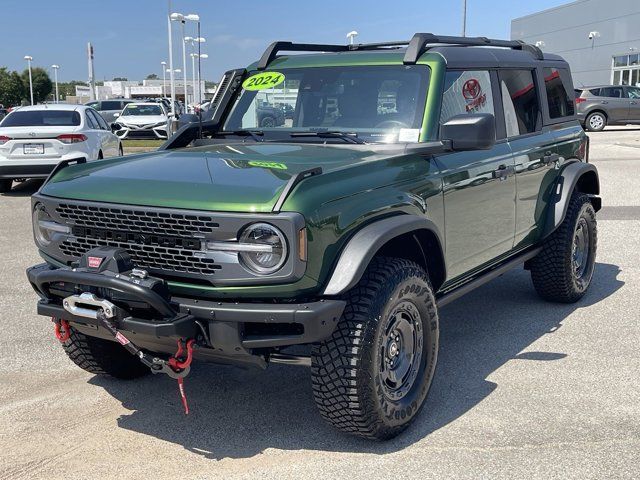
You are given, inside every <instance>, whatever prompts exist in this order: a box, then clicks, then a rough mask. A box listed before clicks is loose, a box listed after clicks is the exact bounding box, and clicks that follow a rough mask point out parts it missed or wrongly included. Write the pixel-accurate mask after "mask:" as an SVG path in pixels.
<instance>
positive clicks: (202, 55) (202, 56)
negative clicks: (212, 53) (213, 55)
mask: <svg viewBox="0 0 640 480" xmlns="http://www.w3.org/2000/svg"><path fill="white" fill-rule="evenodd" d="M207 58H209V55H207V54H206V53H201V54H199V55H198V95H199V98H198V100H199V101H202V91H201V90H200V59H203V60H206V59H207Z"/></svg>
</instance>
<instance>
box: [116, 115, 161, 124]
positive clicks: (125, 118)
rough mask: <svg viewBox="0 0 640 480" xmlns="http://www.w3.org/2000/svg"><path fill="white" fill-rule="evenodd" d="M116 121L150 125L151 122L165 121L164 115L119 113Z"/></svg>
mask: <svg viewBox="0 0 640 480" xmlns="http://www.w3.org/2000/svg"><path fill="white" fill-rule="evenodd" d="M116 121H117V122H118V123H126V124H129V125H150V124H152V123H162V122H166V121H167V117H166V116H165V115H121V116H119V117H118V118H117V119H116Z"/></svg>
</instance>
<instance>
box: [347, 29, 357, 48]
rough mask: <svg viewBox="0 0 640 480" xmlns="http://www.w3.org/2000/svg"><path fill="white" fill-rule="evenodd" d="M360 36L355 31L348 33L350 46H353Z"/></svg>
mask: <svg viewBox="0 0 640 480" xmlns="http://www.w3.org/2000/svg"><path fill="white" fill-rule="evenodd" d="M357 36H358V32H356V31H355V30H352V31H351V32H349V33H347V39H348V40H349V45H353V40H354V39H355V38H356V37H357Z"/></svg>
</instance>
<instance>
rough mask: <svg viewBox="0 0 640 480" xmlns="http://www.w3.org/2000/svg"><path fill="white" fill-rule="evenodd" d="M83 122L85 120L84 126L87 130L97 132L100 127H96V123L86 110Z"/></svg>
mask: <svg viewBox="0 0 640 480" xmlns="http://www.w3.org/2000/svg"><path fill="white" fill-rule="evenodd" d="M85 120H86V124H87V126H88V127H89V128H92V129H94V130H98V129H99V128H100V127H98V124H97V123H96V121H95V120H94V119H93V117H92V116H91V111H90V110H87V111H86V112H85Z"/></svg>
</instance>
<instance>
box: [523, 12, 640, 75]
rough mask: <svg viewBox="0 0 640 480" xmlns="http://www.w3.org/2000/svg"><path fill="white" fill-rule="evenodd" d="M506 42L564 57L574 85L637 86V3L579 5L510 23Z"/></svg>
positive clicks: (639, 24) (639, 15) (639, 71)
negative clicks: (510, 41) (569, 68)
mask: <svg viewBox="0 0 640 480" xmlns="http://www.w3.org/2000/svg"><path fill="white" fill-rule="evenodd" d="M511 38H512V39H513V40H524V41H525V42H527V43H530V44H533V45H537V46H538V47H540V48H541V49H542V51H543V52H549V53H557V54H558V55H561V56H562V57H564V58H565V59H566V60H567V61H568V62H569V64H570V65H571V71H572V73H573V82H574V84H575V85H576V86H590V85H599V84H615V85H637V86H640V0H579V1H575V2H571V3H567V4H565V5H561V6H559V7H555V8H551V9H548V10H544V11H541V12H538V13H534V14H532V15H527V16H526V17H520V18H516V19H514V20H512V21H511Z"/></svg>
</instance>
